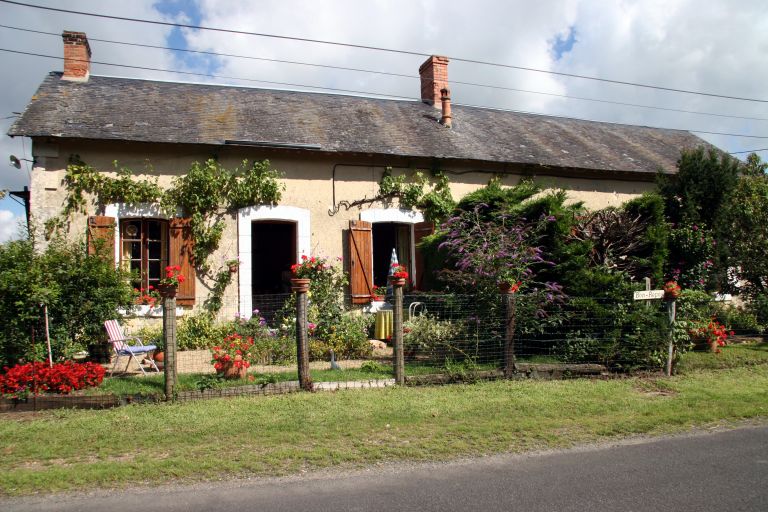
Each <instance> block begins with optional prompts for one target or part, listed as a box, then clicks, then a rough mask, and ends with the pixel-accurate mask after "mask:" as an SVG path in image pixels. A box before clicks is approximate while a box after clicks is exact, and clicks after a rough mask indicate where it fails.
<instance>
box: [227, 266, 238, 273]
mask: <svg viewBox="0 0 768 512" xmlns="http://www.w3.org/2000/svg"><path fill="white" fill-rule="evenodd" d="M237 267H238V266H237V265H230V266H229V273H230V274H237Z"/></svg>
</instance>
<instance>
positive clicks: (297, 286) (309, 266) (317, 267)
mask: <svg viewBox="0 0 768 512" xmlns="http://www.w3.org/2000/svg"><path fill="white" fill-rule="evenodd" d="M327 268H328V262H327V261H326V260H325V258H316V257H314V256H313V257H311V258H310V257H308V256H307V255H302V256H301V261H299V263H294V264H293V265H291V274H292V276H293V277H291V284H292V285H293V289H294V290H295V291H307V290H309V283H310V281H311V280H312V278H313V277H315V276H316V275H317V274H318V273H319V272H322V271H323V270H325V269H327Z"/></svg>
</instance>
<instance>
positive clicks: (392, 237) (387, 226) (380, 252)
mask: <svg viewBox="0 0 768 512" xmlns="http://www.w3.org/2000/svg"><path fill="white" fill-rule="evenodd" d="M372 231H373V233H372V235H373V236H372V237H373V240H372V242H373V244H372V245H373V248H372V250H373V284H374V285H376V286H386V285H387V276H388V275H389V267H390V262H391V259H392V249H395V253H396V254H397V261H398V262H399V263H400V264H401V265H403V266H404V267H405V268H407V269H408V272H411V247H412V243H411V238H412V225H411V224H402V223H399V222H375V223H374V224H373V226H372Z"/></svg>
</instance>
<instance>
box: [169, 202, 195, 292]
mask: <svg viewBox="0 0 768 512" xmlns="http://www.w3.org/2000/svg"><path fill="white" fill-rule="evenodd" d="M191 222H192V219H190V218H189V217H184V218H179V217H176V218H173V219H171V220H170V221H168V264H169V265H178V266H180V267H181V274H182V275H183V276H184V282H183V283H181V284H179V289H178V291H177V292H176V304H178V305H179V306H192V305H194V304H195V278H196V275H195V262H194V258H193V257H192V254H193V252H192V251H193V249H194V247H195V241H194V240H193V239H192V226H191Z"/></svg>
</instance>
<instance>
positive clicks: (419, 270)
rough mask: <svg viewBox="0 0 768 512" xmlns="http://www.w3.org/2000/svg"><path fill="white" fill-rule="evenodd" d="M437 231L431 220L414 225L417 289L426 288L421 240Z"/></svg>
mask: <svg viewBox="0 0 768 512" xmlns="http://www.w3.org/2000/svg"><path fill="white" fill-rule="evenodd" d="M434 232H435V225H434V224H432V223H431V222H418V223H416V224H414V225H413V241H414V244H415V245H416V251H415V252H416V262H415V270H416V282H415V283H414V286H415V288H416V289H417V290H424V254H422V252H421V249H419V242H421V240H422V239H423V238H424V237H425V236H429V235H431V234H432V233H434Z"/></svg>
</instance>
